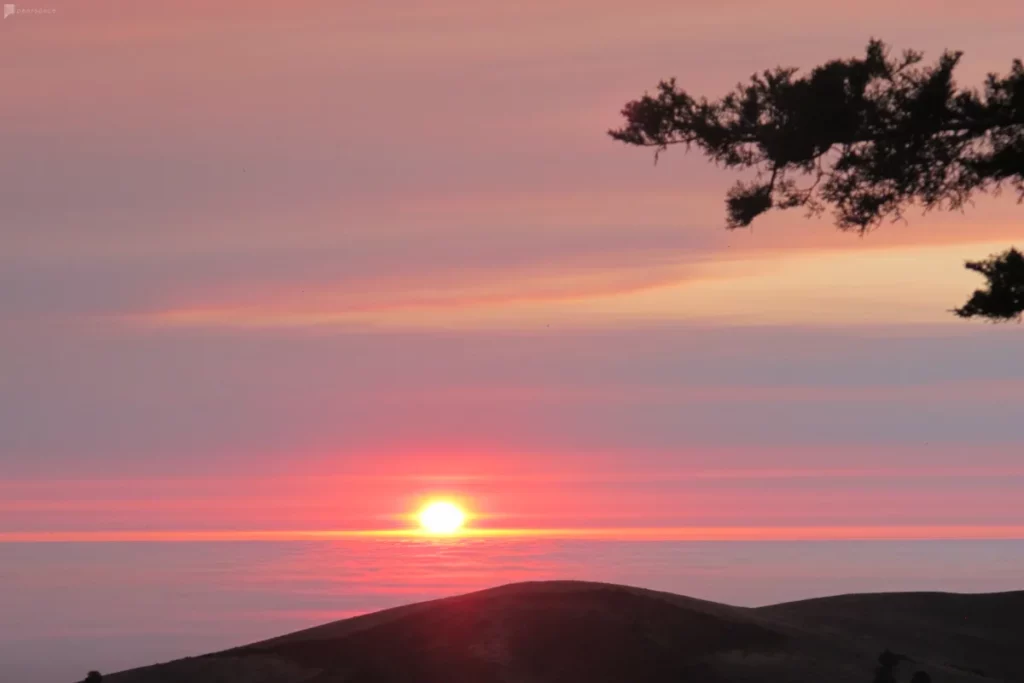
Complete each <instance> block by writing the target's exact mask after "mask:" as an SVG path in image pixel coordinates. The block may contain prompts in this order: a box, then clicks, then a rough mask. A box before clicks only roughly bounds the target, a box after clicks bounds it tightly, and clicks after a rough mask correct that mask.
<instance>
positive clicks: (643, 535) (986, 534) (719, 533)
mask: <svg viewBox="0 0 1024 683" xmlns="http://www.w3.org/2000/svg"><path fill="white" fill-rule="evenodd" d="M488 538H494V539H509V538H513V539H524V540H528V539H547V540H594V541H765V542H782V541H823V542H824V541H925V540H934V541H957V540H1024V525H915V526H906V525H900V526H847V527H842V526H822V527H807V526H804V527H797V526H790V527H778V526H775V527H753V526H742V527H596V528H537V529H530V528H508V529H502V528H469V529H461V530H459V531H458V532H455V533H451V534H437V533H432V532H429V531H426V530H423V529H418V528H403V529H281V530H274V529H213V530H197V529H191V530H187V529H186V530H159V531H154V530H121V531H8V532H2V531H0V543H210V542H260V541H262V542H295V541H342V540H345V541H348V540H369V541H373V540H385V539H416V540H428V541H458V540H463V539H466V540H473V539H488Z"/></svg>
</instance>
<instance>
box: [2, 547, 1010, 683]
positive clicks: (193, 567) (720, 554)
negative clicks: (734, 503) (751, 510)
mask: <svg viewBox="0 0 1024 683" xmlns="http://www.w3.org/2000/svg"><path fill="white" fill-rule="evenodd" d="M555 578H577V579H589V580H598V581H612V582H617V583H627V584H633V585H638V586H644V587H649V588H655V589H659V590H667V591H672V592H676V593H683V594H687V595H692V596H695V597H700V598H706V599H710V600H717V601H724V602H729V603H733V604H739V605H763V604H770V603H774V602H781V601H786V600H794V599H799V598H807V597H814V596H820V595H828V594H834V593H844V592H858V591H891V590H950V591H971V592H980V591H1000V590H1014V589H1021V588H1024V541H917V542H905V541H881V542H874V541H872V542H867V541H865V542H850V541H843V542H674V543H669V542H636V541H628V542H618V541H564V540H539V541H532V540H522V539H504V540H499V539H474V540H452V541H430V540H380V541H376V540H373V541H371V540H360V541H345V542H282V543H271V542H235V543H52V544H48V543H34V544H33V543H25V544H19V543H9V544H0V663H2V669H3V680H5V681H7V680H9V681H17V682H18V683H70V682H71V681H76V680H80V679H81V678H82V677H84V675H85V673H86V672H87V671H88V670H90V669H99V670H100V671H108V672H109V671H116V670H120V669H124V668H128V667H134V666H139V665H144V664H150V663H154V662H157V661H166V660H169V659H174V658H177V657H181V656H185V655H191V654H200V653H203V652H209V651H213V650H218V649H222V648H226V647H230V646H233V645H239V644H243V643H246V642H250V641H253V640H257V639H261V638H266V637H270V636H274V635H279V634H282V633H285V632H288V631H292V630H296V629H300V628H304V627H307V626H311V625H315V624H319V623H323V622H327V621H331V620H335V619H342V618H345V617H349V616H353V615H356V614H360V613H363V612H367V611H372V610H377V609H381V608H384V607H390V606H394V605H399V604H404V603H408V602H413V601H418V600H425V599H429V598H435V597H441V596H445V595H452V594H457V593H461V592H465V591H469V590H474V589H478V588H485V587H488V586H493V585H496V584H501V583H506V582H511V581H526V580H539V579H555Z"/></svg>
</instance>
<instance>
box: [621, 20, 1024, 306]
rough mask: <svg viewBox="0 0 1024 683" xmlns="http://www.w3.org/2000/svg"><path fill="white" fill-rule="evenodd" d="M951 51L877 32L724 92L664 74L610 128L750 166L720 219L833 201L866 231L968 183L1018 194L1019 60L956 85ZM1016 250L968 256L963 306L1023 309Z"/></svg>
mask: <svg viewBox="0 0 1024 683" xmlns="http://www.w3.org/2000/svg"><path fill="white" fill-rule="evenodd" d="M960 58H961V53H959V52H946V53H944V54H943V55H942V56H941V57H940V58H939V60H938V62H937V63H935V64H934V65H932V66H923V65H922V54H921V53H920V52H914V51H909V50H908V51H906V52H904V53H903V54H902V55H901V56H900V57H899V58H893V57H892V56H891V55H890V53H889V50H888V48H887V47H886V46H885V44H884V43H882V42H881V41H877V40H872V41H871V42H870V43H869V44H868V47H867V52H866V54H865V56H864V57H863V58H860V59H847V60H834V61H830V62H827V63H826V64H823V65H821V66H819V67H817V68H815V69H813V70H812V71H811V72H810V73H809V74H807V75H805V76H800V77H798V76H797V69H794V68H788V67H787V68H783V67H777V68H775V69H773V70H768V71H764V72H763V73H760V74H754V75H753V76H752V77H751V78H750V82H749V83H746V84H740V85H738V86H736V88H735V90H733V92H731V93H729V94H728V95H726V96H725V97H723V98H722V99H720V100H716V101H710V100H708V99H706V98H699V99H698V98H695V97H693V96H691V95H690V94H688V93H687V92H686V91H685V90H682V89H681V88H679V87H678V86H677V85H676V81H675V79H672V80H668V81H662V82H661V83H660V84H659V85H658V90H657V93H656V94H654V95H649V94H648V95H644V96H643V97H642V98H640V99H639V100H635V101H633V102H630V103H628V104H627V105H626V106H625V108H624V109H623V110H622V113H623V116H624V117H625V119H626V123H625V125H624V126H623V127H622V128H619V129H616V130H611V131H609V134H610V135H611V136H612V137H613V138H615V139H616V140H620V141H622V142H625V143H627V144H631V145H637V146H641V147H654V148H655V149H656V150H657V151H656V153H655V158H656V159H657V155H658V154H660V153H661V152H662V151H664V150H665V149H667V148H668V147H669V146H671V145H684V146H686V147H687V148H690V147H694V146H695V147H697V148H698V149H699V150H700V151H701V152H703V153H704V154H705V155H706V156H707V157H708V158H710V159H711V160H712V161H714V162H715V163H717V164H721V165H722V166H724V167H726V168H738V169H752V170H753V171H754V172H755V177H754V179H753V180H752V181H747V182H744V181H739V182H737V183H736V185H734V186H733V188H732V189H731V190H730V191H729V193H728V195H727V197H726V207H727V213H728V218H727V226H728V227H729V228H740V227H746V226H748V225H750V223H751V222H752V221H753V220H754V219H755V218H756V217H757V216H759V215H761V214H762V213H765V212H766V211H768V210H769V209H773V208H777V209H788V208H795V207H802V208H805V209H806V210H807V211H808V212H809V213H811V214H819V213H821V212H823V211H824V210H825V208H826V207H829V208H831V209H832V211H833V212H834V214H835V217H836V222H837V224H838V226H839V227H840V228H841V229H844V230H857V231H860V232H865V231H867V230H869V229H871V228H873V227H875V226H877V225H879V224H880V223H882V222H883V221H884V220H886V219H898V218H900V217H902V215H903V212H904V211H905V209H906V208H907V207H908V206H910V205H912V204H915V203H918V204H920V205H922V206H923V207H924V208H925V209H926V210H928V209H935V208H940V209H958V208H961V207H963V206H964V204H966V203H967V202H968V201H969V200H970V198H971V196H972V195H973V194H974V193H975V192H987V191H998V190H1000V189H1002V188H1004V187H1007V186H1009V187H1010V188H1011V189H1013V190H1014V191H1015V192H1016V193H1017V195H1018V199H1024V65H1022V63H1021V61H1020V60H1015V61H1014V62H1013V65H1012V67H1011V69H1010V73H1009V74H1008V75H1006V76H999V75H996V74H991V75H989V76H988V78H987V79H986V81H985V84H984V87H983V89H981V90H980V91H978V90H967V89H960V88H958V87H957V85H956V83H955V82H954V80H953V72H954V70H955V69H956V66H957V64H958V63H959V61H960ZM1019 262H1020V253H1019V252H1016V251H1015V250H1010V251H1007V252H1005V253H1004V254H1001V255H996V256H993V257H991V258H989V259H988V260H986V261H982V262H969V263H968V264H967V267H968V268H970V269H971V270H974V271H976V272H978V273H980V274H982V275H984V276H985V277H986V278H987V279H988V281H989V282H988V290H979V291H978V292H976V293H975V294H974V296H973V297H972V298H971V300H970V301H969V302H968V303H967V304H965V305H964V306H963V307H961V308H959V309H956V313H957V314H958V315H960V316H962V317H972V316H981V317H984V318H989V319H993V320H1006V319H1011V318H1019V317H1020V315H1021V313H1022V311H1024V301H1022V298H1021V292H1022V291H1024V274H1022V271H1021V269H1020V267H1019V265H1018V264H1019Z"/></svg>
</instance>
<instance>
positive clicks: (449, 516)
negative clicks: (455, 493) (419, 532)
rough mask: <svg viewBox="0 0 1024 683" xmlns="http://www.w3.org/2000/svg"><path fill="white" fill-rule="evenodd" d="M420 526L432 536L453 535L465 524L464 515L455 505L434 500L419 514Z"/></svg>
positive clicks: (445, 501)
mask: <svg viewBox="0 0 1024 683" xmlns="http://www.w3.org/2000/svg"><path fill="white" fill-rule="evenodd" d="M419 519H420V526H422V527H423V528H424V529H426V530H427V531H429V532H430V533H432V534H454V533H455V532H456V531H458V530H459V529H461V528H462V525H463V524H465V523H466V513H465V512H463V511H462V508H460V507H459V506H458V505H456V504H455V503H451V502H449V501H447V500H436V501H433V502H431V503H428V504H427V505H426V506H425V507H424V508H423V509H422V510H420V514H419Z"/></svg>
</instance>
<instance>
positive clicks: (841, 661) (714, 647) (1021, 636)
mask: <svg viewBox="0 0 1024 683" xmlns="http://www.w3.org/2000/svg"><path fill="white" fill-rule="evenodd" d="M1022 611H1024V592H1016V593H1002V594H988V595H959V594H946V593H893V594H868V595H843V596H837V597H832V598H822V599H816V600H806V601H801V602H793V603H786V604H781V605H774V606H771V607H762V608H742V607H732V606H729V605H723V604H718V603H714V602H707V601H703V600H696V599H693V598H687V597H683V596H679V595H673V594H671V593H660V592H656V591H650V590H645V589H640V588H632V587H628V586H619V585H613V584H599V583H585V582H575V581H553V582H538V583H521V584H511V585H507V586H501V587H499V588H493V589H489V590H485V591H480V592H476V593H470V594H467V595H461V596H457V597H452V598H444V599H441V600H433V601H430V602H424V603H418V604H414V605H407V606H404V607H398V608H394V609H389V610H384V611H381V612H376V613H373V614H368V615H364V616H361V617H356V618H353V619H346V620H344V621H339V622H334V623H331V624H326V625H324V626H319V627H315V628H311V629H307V630H304V631H299V632H296V633H292V634H289V635H286V636H282V637H279V638H274V639H272V640H267V641H263V642H260V643H254V644H252V645H248V646H245V647H240V648H236V649H233V650H228V651H225V652H219V653H215V654H211V655H205V656H202V657H194V658H188V659H183V660H178V661H176V662H170V663H167V664H160V665H156V666H150V667H144V668H141V669H134V670H131V671H126V672H122V673H119V674H113V675H110V676H108V677H106V678H105V679H104V680H105V681H107V683H185V682H188V683H227V682H228V681H231V682H232V683H327V682H328V681H331V682H334V681H346V682H351V683H392V682H394V683H397V682H399V681H402V682H405V681H416V682H418V683H432V682H435V681H436V682H438V683H440V682H442V681H443V682H444V683H488V682H491V681H493V682H495V683H554V682H556V681H558V682H563V681H571V682H574V683H575V682H579V683H624V682H651V683H662V682H664V683H669V682H672V683H678V682H679V681H701V682H702V683H726V682H729V683H731V682H737V683H746V682H749V683H776V682H778V681H789V682H792V683H804V682H806V683H812V682H813V683H820V681H826V680H827V681H830V682H833V683H847V682H848V683H869V681H870V680H871V675H872V671H873V668H874V665H875V661H876V659H877V657H878V653H879V652H880V651H881V650H883V649H885V648H892V649H893V650H895V651H897V652H899V653H900V654H903V655H905V656H906V657H907V658H908V660H909V661H906V662H905V663H904V664H902V665H901V669H900V680H907V681H909V680H910V677H911V675H912V673H913V672H914V671H917V670H927V671H928V672H929V673H930V674H931V675H932V678H933V680H934V681H936V683H938V682H940V681H941V682H948V683H967V682H970V681H973V682H976V683H982V682H985V683H995V682H997V681H1005V682H1010V681H1017V682H1019V681H1022V680H1024V658H1022V657H1021V653H1020V644H1021V643H1024V621H1022V620H1021V618H1020V615H1021V614H1022Z"/></svg>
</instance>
